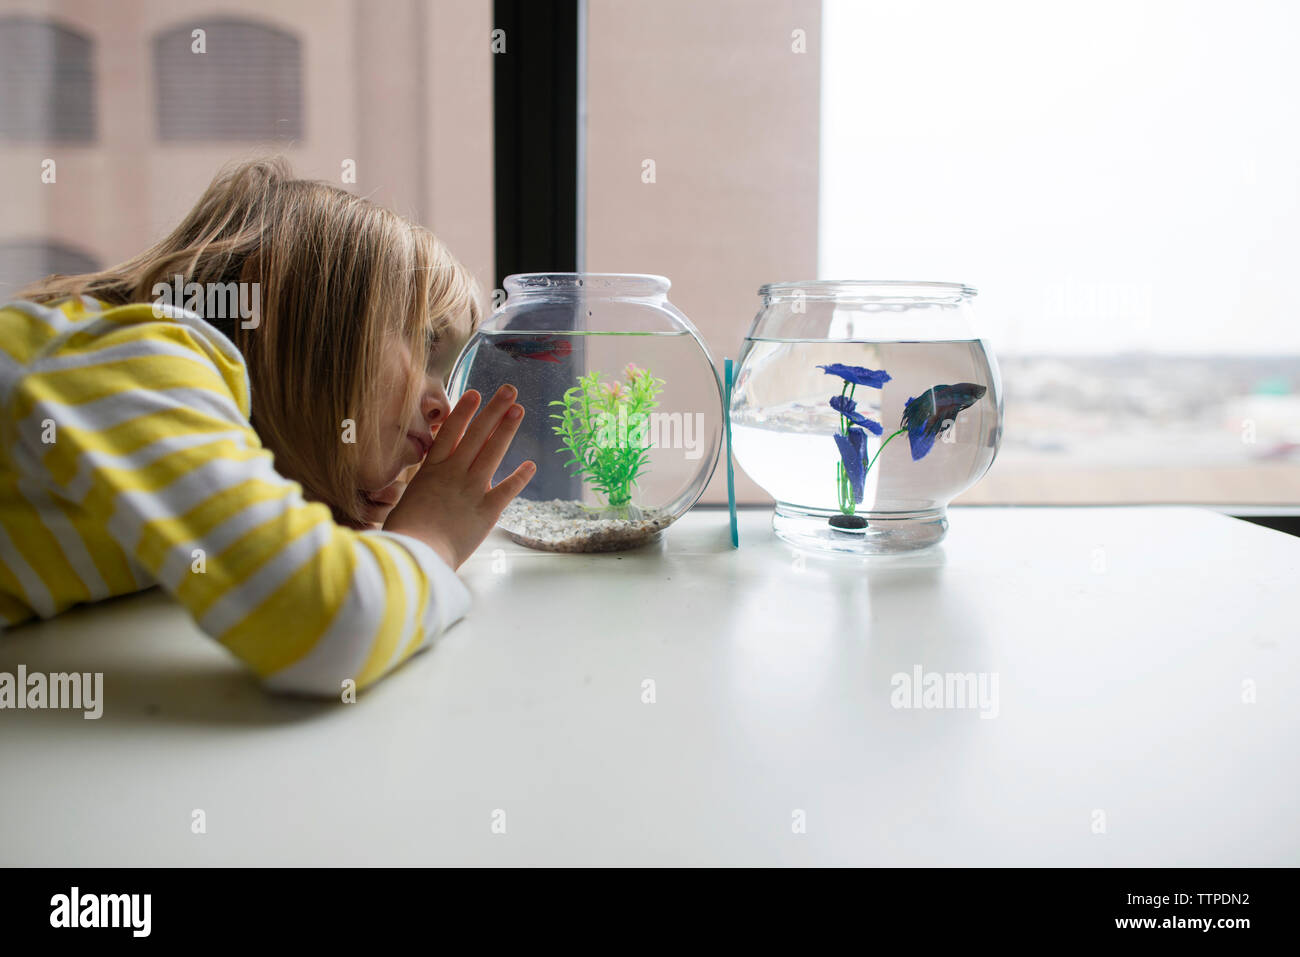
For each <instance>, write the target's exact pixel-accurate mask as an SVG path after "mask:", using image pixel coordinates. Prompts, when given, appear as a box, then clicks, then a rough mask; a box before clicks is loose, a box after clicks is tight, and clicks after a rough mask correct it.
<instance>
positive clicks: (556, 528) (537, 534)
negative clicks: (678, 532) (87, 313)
mask: <svg viewBox="0 0 1300 957" xmlns="http://www.w3.org/2000/svg"><path fill="white" fill-rule="evenodd" d="M669 285H670V284H669V281H668V280H667V279H665V278H664V277H662V276H650V275H633V274H613V273H529V274H521V275H513V276H509V277H507V278H506V280H505V290H506V293H507V297H506V300H505V302H504V303H503V304H502V306H501V307H500V308H499V309H497V310H496V311H495V312H494V313H493V314H492V315H491V316H490V317H489V318H488V319H487V320H485V321H484V322H483V324H482V326H481V327H480V328H479V329H478V331H477V332H476V333H475V334H474V336H473V337H472V338H471V339H470V341H469V343H468V344H467V345H466V347H465V349H464V351H463V352H462V353H461V355H460V357H459V358H458V359H457V362H456V365H455V367H454V368H453V370H452V373H451V376H450V378H449V380H448V390H447V391H448V395H449V397H450V398H451V399H452V401H455V400H456V399H457V398H459V396H460V395H462V394H463V393H464V392H465V391H467V390H469V389H475V390H477V391H478V392H480V393H481V394H483V395H491V394H492V393H493V392H495V391H496V389H497V388H498V387H500V386H501V385H503V384H506V383H509V384H511V385H514V386H515V388H516V389H518V392H519V394H518V398H517V400H516V401H517V402H519V403H520V404H521V405H523V406H524V409H525V416H524V421H523V424H522V425H521V426H520V430H519V432H518V434H517V435H516V436H515V439H514V441H513V442H512V443H511V446H510V450H509V452H508V453H507V455H506V458H505V460H504V461H503V462H502V463H501V467H500V469H499V470H498V472H497V476H496V478H494V481H497V480H499V479H500V478H501V477H504V476H505V475H508V474H510V472H512V471H513V470H514V469H515V467H516V466H518V465H519V463H521V462H523V461H525V460H527V459H531V460H532V461H534V462H536V463H537V472H536V473H535V474H534V476H533V478H532V480H531V481H530V482H529V484H528V486H527V487H525V489H524V491H523V492H522V493H521V494H520V496H519V497H518V498H517V499H515V501H514V502H512V503H511V504H510V505H509V506H507V507H506V510H505V512H503V513H502V516H501V519H500V521H499V522H498V525H499V527H500V528H501V529H502V531H504V532H505V533H506V534H507V535H508V536H509V537H510V538H511V539H513V540H514V541H516V542H519V543H520V544H523V545H527V546H529V547H531V548H537V549H542V550H547V551H560V552H602V551H617V550H622V549H627V548H636V547H639V546H642V545H647V544H650V543H653V542H655V541H657V540H658V539H659V538H660V537H661V536H662V535H663V533H664V530H665V529H667V528H668V527H669V526H670V525H671V524H672V523H673V522H675V521H676V520H677V519H678V518H680V517H681V515H682V514H683V513H685V512H686V510H687V509H689V508H690V507H691V506H692V505H693V504H695V502H696V501H697V500H698V499H699V497H700V495H701V494H702V493H703V491H704V488H705V486H706V485H707V484H708V482H709V479H710V477H711V476H712V474H713V471H714V468H715V467H716V465H717V461H718V454H719V448H720V445H721V438H722V432H723V415H724V411H723V408H722V390H721V384H720V382H719V380H718V375H717V372H716V370H715V367H714V363H713V359H712V357H711V356H710V355H709V351H708V349H707V347H706V346H705V344H704V341H703V340H702V339H701V338H700V336H699V333H698V331H697V330H696V329H695V326H694V325H693V324H692V323H691V322H690V320H689V319H687V318H686V316H684V315H683V314H682V313H681V312H680V311H679V310H677V309H676V308H675V307H674V306H673V305H672V303H671V302H669V301H668V296H667V294H668V289H669Z"/></svg>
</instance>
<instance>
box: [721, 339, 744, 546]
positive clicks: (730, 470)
mask: <svg viewBox="0 0 1300 957" xmlns="http://www.w3.org/2000/svg"><path fill="white" fill-rule="evenodd" d="M723 369H724V378H725V383H726V387H725V389H724V390H723V396H724V398H723V401H722V406H723V409H722V412H723V414H722V421H723V422H724V423H726V430H727V505H728V507H729V508H730V509H731V547H732V548H739V547H740V530H739V528H738V527H737V525H736V469H735V467H734V466H733V465H732V464H731V377H732V375H733V369H732V365H731V360H730V359H724V360H723Z"/></svg>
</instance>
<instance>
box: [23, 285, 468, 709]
mask: <svg viewBox="0 0 1300 957" xmlns="http://www.w3.org/2000/svg"><path fill="white" fill-rule="evenodd" d="M159 308H160V309H162V310H163V312H164V313H165V314H164V316H163V317H162V318H159V317H158V316H157V315H155V312H154V306H153V305H152V304H133V305H127V306H118V307H112V308H106V307H105V306H104V305H103V304H102V303H99V302H97V301H96V300H94V299H90V298H89V297H81V298H80V299H64V300H61V301H59V302H56V303H49V304H47V305H37V304H34V303H30V302H12V303H9V304H8V305H5V306H3V307H0V628H3V626H4V625H13V624H16V623H18V622H20V621H23V620H26V619H29V618H32V617H34V616H40V617H42V618H48V617H51V616H53V615H57V614H58V613H59V612H61V611H63V610H64V609H66V608H68V607H69V606H71V605H74V604H76V603H78V602H90V601H97V600H99V599H102V598H107V597H109V596H113V595H122V594H127V593H129V592H134V591H138V590H140V589H142V588H146V587H148V586H150V585H154V584H158V585H161V586H162V587H163V588H164V589H166V591H167V592H168V593H169V594H170V595H172V596H173V597H174V598H175V599H176V600H177V601H178V602H180V603H181V604H182V605H184V606H185V608H186V609H187V610H188V611H189V613H190V614H191V616H193V618H194V620H195V621H196V622H197V623H198V625H199V627H200V628H201V629H202V630H203V631H204V632H206V633H207V634H208V635H211V636H212V637H213V638H215V639H216V640H218V641H219V642H221V644H223V645H224V646H225V647H226V648H228V649H229V650H230V651H231V652H233V653H234V654H235V655H236V656H237V657H238V658H240V659H241V660H243V661H244V662H245V663H247V664H248V665H249V666H250V667H251V668H252V669H253V671H255V672H256V673H257V675H258V676H259V677H261V678H262V679H263V681H264V683H265V685H266V686H267V687H268V688H270V689H272V690H277V691H290V692H298V693H306V694H322V695H338V694H339V693H340V691H341V688H342V687H343V682H345V681H346V680H348V679H352V680H354V681H355V682H356V686H357V687H358V688H361V687H364V686H366V685H368V684H370V683H372V682H373V681H375V680H376V679H377V678H379V677H381V676H382V675H384V674H385V673H387V672H388V671H390V670H391V669H393V668H394V667H396V666H397V665H398V664H400V663H401V662H402V661H404V660H405V659H406V658H408V657H409V656H410V655H411V654H413V653H414V652H416V651H418V650H420V649H422V648H424V647H427V646H428V645H429V643H430V642H431V641H432V640H433V638H434V637H435V636H437V635H438V634H439V633H441V632H442V631H443V630H444V629H445V628H447V626H449V625H450V624H452V623H453V622H454V621H456V620H458V619H459V618H461V617H462V616H463V615H464V614H465V612H466V611H467V610H468V608H469V592H468V591H467V590H466V588H465V586H464V584H462V583H461V581H460V579H458V578H457V577H456V574H455V573H454V572H453V571H452V570H451V568H449V567H448V566H447V564H446V563H445V562H443V561H442V559H441V558H439V557H438V555H437V554H436V553H435V552H434V551H433V549H431V548H429V547H428V546H427V545H425V544H424V543H423V542H420V541H417V540H416V539H413V538H410V537H409V536H405V535H398V534H395V533H392V532H383V531H355V530H353V529H349V528H344V527H342V526H340V525H338V524H336V523H335V522H334V520H333V516H332V515H331V513H330V510H329V509H328V508H327V507H326V506H324V505H322V504H320V503H314V502H307V501H306V500H305V499H304V498H303V495H302V488H301V486H300V485H298V484H297V483H296V482H292V481H290V480H288V479H286V478H284V477H283V476H281V475H280V474H279V473H278V472H276V471H275V468H274V467H273V464H272V457H271V453H270V452H268V451H267V450H266V449H265V448H263V447H262V444H261V442H260V441H259V439H258V437H257V433H256V432H254V431H253V428H252V426H251V425H250V424H249V414H250V413H249V410H250V395H249V383H248V373H247V370H246V368H245V365H244V362H243V359H242V357H241V356H240V355H239V352H238V351H237V350H236V349H235V346H234V344H233V343H231V342H230V340H229V339H227V338H226V337H225V336H224V335H222V334H221V333H220V332H218V331H217V330H216V329H214V328H213V327H212V326H210V325H209V324H208V323H206V322H204V321H203V320H202V319H201V318H199V317H198V316H196V315H194V314H193V313H190V312H186V311H184V310H181V309H175V308H171V307H162V306H160V307H159Z"/></svg>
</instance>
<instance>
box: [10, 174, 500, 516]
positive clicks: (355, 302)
mask: <svg viewBox="0 0 1300 957" xmlns="http://www.w3.org/2000/svg"><path fill="white" fill-rule="evenodd" d="M176 275H180V276H182V277H184V280H183V281H184V282H187V283H188V282H195V283H199V284H206V283H229V282H243V283H252V282H256V283H258V284H259V290H258V291H259V294H260V315H259V322H258V323H257V324H256V326H255V327H254V328H248V329H245V328H244V323H241V322H240V321H238V317H235V318H234V319H233V320H232V319H227V320H226V321H225V322H224V323H223V322H222V321H221V320H219V319H213V318H210V319H209V320H208V321H209V322H211V323H212V324H213V325H215V326H217V327H218V328H220V329H221V331H222V332H224V333H226V334H227V335H228V336H229V337H230V338H231V339H232V340H233V341H234V343H235V345H236V346H237V347H238V348H239V350H240V352H241V353H242V354H243V356H244V360H245V363H246V364H247V366H248V374H249V380H250V383H251V385H252V409H253V414H252V423H253V426H254V428H255V429H256V431H257V433H258V435H259V436H260V438H261V440H262V443H263V444H264V445H265V446H266V447H267V448H268V449H270V450H271V452H272V453H273V454H274V456H275V464H276V468H277V470H278V471H279V472H280V473H281V474H282V475H284V476H285V477H287V478H290V479H292V480H294V481H296V482H298V483H299V484H301V485H302V487H303V490H304V492H305V494H306V495H307V496H308V497H309V498H314V499H317V500H319V501H321V502H324V503H325V504H327V505H329V506H331V508H332V509H333V510H334V513H335V517H336V518H337V519H338V520H339V521H342V522H345V523H347V524H351V525H361V524H362V522H363V520H362V518H361V510H362V507H363V500H362V498H361V496H360V494H359V491H358V487H357V478H356V476H357V471H358V468H359V464H360V463H359V461H358V448H359V446H358V444H356V443H345V442H343V441H341V437H342V435H343V422H344V420H345V419H352V420H354V421H356V420H357V419H358V412H359V411H360V410H361V409H366V408H375V407H376V406H375V405H374V403H375V402H376V399H377V395H378V388H379V384H380V376H379V368H380V359H381V354H382V350H383V349H384V348H385V338H386V337H387V336H390V335H393V334H396V335H398V336H401V337H403V338H404V339H405V341H406V343H407V345H408V347H409V348H410V350H411V356H412V357H413V360H414V362H415V364H416V366H417V367H421V366H422V365H423V363H422V362H420V361H419V359H420V357H422V356H424V355H426V354H427V352H428V350H429V348H430V347H431V345H432V344H433V343H434V342H436V341H437V340H438V339H439V338H441V337H443V336H444V335H445V334H446V333H447V331H448V329H449V328H450V327H453V326H455V325H457V324H462V323H464V324H467V325H468V328H469V329H470V330H472V329H474V328H477V326H478V324H479V322H480V321H481V320H482V306H481V304H480V302H479V298H478V286H477V284H476V283H475V281H474V278H473V276H472V275H471V274H470V273H469V271H468V270H466V269H465V267H464V266H462V265H461V264H460V263H459V262H457V260H456V259H455V258H454V257H453V256H452V255H451V253H450V252H449V251H448V250H447V248H446V246H444V245H443V244H442V243H441V242H440V241H439V240H438V239H437V237H435V236H434V235H433V233H431V232H429V230H427V229H424V228H423V227H420V226H417V225H415V224H413V223H411V222H409V221H408V220H406V219H403V218H402V217H401V216H399V215H397V214H396V213H394V212H392V211H391V210H388V209H385V208H384V207H382V206H378V205H376V204H374V203H372V202H370V201H369V200H366V199H363V198H361V197H359V196H355V195H353V194H352V193H349V192H347V191H346V190H343V189H340V188H338V187H335V186H332V185H330V184H328V183H323V182H316V181H312V180H304V179H295V178H294V177H293V173H292V171H291V169H290V167H289V165H288V163H287V162H286V161H285V160H284V159H282V158H280V157H272V158H269V159H260V160H254V161H251V162H242V163H237V164H233V165H231V166H228V167H226V168H224V169H223V170H222V171H221V172H220V173H218V174H217V176H216V178H215V179H214V180H213V181H212V184H211V185H210V186H208V188H207V190H206V191H205V192H204V193H203V196H202V197H201V198H200V199H199V201H198V203H197V204H196V205H195V207H194V208H193V209H192V210H191V211H190V212H189V214H188V215H187V216H186V217H185V219H184V220H183V221H182V222H181V224H180V225H179V226H177V227H176V229H175V230H174V231H173V232H172V233H171V235H169V236H167V237H166V238H165V239H163V240H162V241H161V242H159V243H157V244H156V245H154V246H152V247H150V248H149V249H147V250H145V251H144V252H143V253H141V254H140V255H138V256H136V257H135V258H133V259H129V260H127V261H126V262H124V263H121V264H119V265H117V266H113V267H111V268H109V269H105V270H103V271H101V272H95V273H88V274H85V275H80V276H50V277H48V278H46V279H44V280H41V281H40V282H37V283H34V284H32V285H31V286H28V287H27V288H26V289H24V290H22V291H21V292H20V293H19V297H20V298H25V299H31V300H34V301H37V302H48V301H50V300H53V299H59V298H63V297H65V296H77V295H88V296H93V297H94V298H96V299H99V300H101V301H103V302H106V303H108V304H110V305H124V304H126V303H132V302H151V301H153V290H154V287H155V285H156V284H158V283H163V284H167V285H170V284H172V282H173V277H174V276H176ZM178 305H180V303H178ZM248 325H253V324H252V323H248ZM419 388H420V381H419V380H418V379H415V380H414V381H412V382H411V383H410V393H409V395H408V398H409V399H411V400H414V399H415V397H416V396H417V395H418V389H419ZM392 440H393V442H394V443H395V447H396V444H397V443H401V442H405V441H406V440H405V439H404V437H403V436H401V435H397V436H393V437H392Z"/></svg>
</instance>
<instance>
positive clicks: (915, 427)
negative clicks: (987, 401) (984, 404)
mask: <svg viewBox="0 0 1300 957" xmlns="http://www.w3.org/2000/svg"><path fill="white" fill-rule="evenodd" d="M987 391H988V389H986V388H985V387H984V386H982V385H976V384H975V383H974V382H958V383H957V384H956V385H936V386H931V387H930V389H928V390H927V391H925V392H922V393H921V394H920V395H919V396H916V397H914V398H911V399H908V400H907V403H906V404H905V405H904V406H903V417H902V419H901V420H899V423H898V425H899V427H900V428H904V429H907V441H908V442H909V443H910V444H911V446H912V461H913V462H917V461H919V460H921V459H923V458H925V456H926V453H928V452H929V451H930V449H932V448H933V447H934V439H935V436H937V435H938V434H939V433H940V432H942V431H943V429H944V426H945V425H946V424H949V423H952V422H955V421H957V414H958V413H959V412H961V411H963V410H964V409H969V408H970V407H971V406H972V405H974V404H975V403H976V402H978V401H979V400H980V399H981V398H983V397H984V393H985V392H987Z"/></svg>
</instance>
